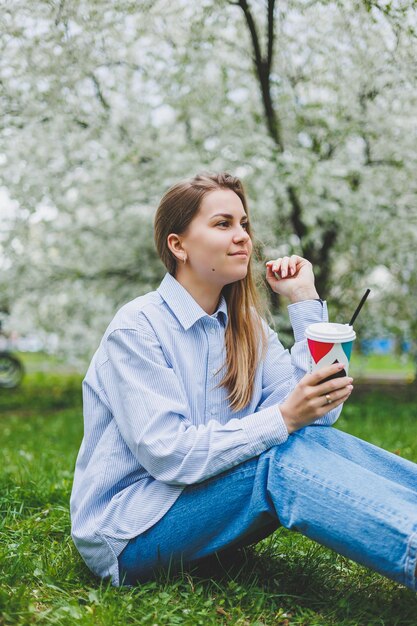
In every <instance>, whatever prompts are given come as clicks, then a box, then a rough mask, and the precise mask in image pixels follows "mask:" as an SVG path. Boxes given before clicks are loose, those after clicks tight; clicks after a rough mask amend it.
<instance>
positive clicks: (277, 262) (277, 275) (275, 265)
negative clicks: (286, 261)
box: [272, 257, 282, 278]
mask: <svg viewBox="0 0 417 626" xmlns="http://www.w3.org/2000/svg"><path fill="white" fill-rule="evenodd" d="M281 263H282V258H281V257H279V259H275V261H274V262H273V264H272V271H273V272H274V274H275V278H281Z"/></svg>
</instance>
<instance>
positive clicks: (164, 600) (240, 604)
mask: <svg viewBox="0 0 417 626" xmlns="http://www.w3.org/2000/svg"><path fill="white" fill-rule="evenodd" d="M79 385H80V377H79V376H78V375H76V374H72V375H67V376H63V375H56V374H55V375H54V374H51V373H48V372H43V373H37V374H29V375H27V377H26V378H25V382H24V385H23V386H22V387H21V388H20V389H19V390H15V391H13V392H11V391H6V390H0V392H1V393H0V412H1V420H0V429H1V430H0V432H1V441H2V450H3V462H2V464H1V468H0V476H1V483H0V485H1V489H0V501H1V509H2V515H1V542H0V615H1V617H0V624H68V625H69V624H71V625H73V624H89V625H93V624H94V625H97V624H98V625H102V624H103V625H109V626H110V625H112V626H113V625H114V624H140V625H143V626H153V625H158V626H162V625H171V624H172V625H176V624H183V625H187V626H196V625H198V624H201V625H203V626H206V625H207V626H210V625H212V624H213V625H214V624H216V625H219V624H221V625H223V624H231V625H233V626H235V625H237V626H239V625H240V626H244V625H245V626H247V625H253V626H261V625H266V626H270V625H292V624H294V625H295V624H297V625H301V624H303V625H305V626H313V625H314V626H326V625H343V626H348V625H349V626H353V625H358V624H359V625H367V626H368V625H369V626H370V625H377V624H378V625H381V624H387V625H389V626H395V625H397V624H398V625H401V626H405V625H409V626H415V624H416V615H417V594H414V593H412V592H411V591H408V590H407V589H405V588H403V587H401V586H399V585H396V584H395V583H391V582H390V581H388V580H386V579H383V578H382V577H380V576H378V575H377V574H373V573H371V572H370V571H368V570H366V569H364V568H362V567H359V566H358V565H356V564H354V563H352V562H351V561H348V560H347V559H345V558H342V557H339V556H337V555H335V554H334V553H333V552H331V551H330V550H327V549H325V548H322V547H320V546H318V545H317V544H315V543H314V542H312V541H310V540H307V539H305V538H303V537H301V536H299V535H297V534H295V533H291V532H289V531H286V530H285V529H280V530H278V531H277V532H276V533H275V534H274V535H273V536H272V537H270V538H269V539H267V540H265V541H264V542H262V543H261V544H259V545H258V546H257V547H256V548H248V549H247V550H245V551H242V552H241V553H238V554H236V555H235V556H234V558H233V559H232V560H229V561H227V560H223V561H213V562H212V563H210V564H207V566H206V567H205V568H204V569H203V568H200V569H199V570H192V571H185V572H184V573H183V574H181V575H177V576H176V577H171V578H170V577H169V576H166V577H161V578H159V579H158V580H157V581H156V582H152V583H148V584H145V585H142V586H140V587H138V588H135V589H115V588H112V587H111V586H110V585H109V584H108V583H107V582H100V581H98V580H97V579H96V578H95V577H94V576H92V575H91V574H90V573H89V571H88V570H87V568H86V567H85V566H84V564H83V562H82V560H81V558H80V557H79V555H78V553H77V552H76V550H75V548H74V546H73V544H72V542H71V539H70V536H69V532H70V521H69V515H68V500H69V494H70V489H71V481H72V471H73V466H74V462H75V457H76V454H77V450H78V447H79V444H80V441H81V437H82V417H81V399H80V387H79ZM338 427H339V428H341V429H343V430H346V431H349V432H351V433H352V434H355V435H357V436H360V437H363V438H365V439H368V440H369V441H372V442H374V443H376V444H378V445H382V446H383V447H385V448H387V449H388V450H391V451H394V452H396V453H397V454H401V455H403V456H404V457H406V458H409V459H411V460H414V461H417V408H416V402H415V398H414V395H413V393H411V392H404V391H402V392H401V394H398V395H397V397H395V396H393V394H392V393H391V395H389V396H388V395H383V394H382V393H372V394H370V395H368V396H366V397H363V396H362V394H361V396H360V398H359V397H357V398H356V399H355V397H353V398H352V399H351V400H350V402H349V404H348V405H346V407H345V409H344V413H343V416H342V418H341V419H340V420H339V423H338Z"/></svg>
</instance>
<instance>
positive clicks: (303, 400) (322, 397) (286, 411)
mask: <svg viewBox="0 0 417 626" xmlns="http://www.w3.org/2000/svg"><path fill="white" fill-rule="evenodd" d="M343 367H344V366H343V364H341V363H334V364H333V365H329V366H328V367H322V368H320V369H318V370H316V371H315V372H314V373H313V374H306V375H305V376H304V377H303V378H302V379H301V380H300V382H299V383H298V384H297V385H296V386H295V387H294V389H293V390H292V392H291V393H290V395H289V396H288V397H287V398H286V400H285V401H284V402H283V403H282V404H281V405H280V407H279V408H280V411H281V415H282V417H283V418H284V422H285V424H286V426H287V429H288V432H289V433H292V432H294V431H295V430H299V429H300V428H304V426H308V425H309V424H311V423H312V422H314V421H315V420H316V419H319V417H322V416H323V415H325V414H326V413H328V412H329V411H331V410H332V409H335V408H336V407H337V406H339V405H340V404H342V403H343V402H345V401H346V400H347V399H348V398H349V396H350V394H351V392H352V389H353V386H352V382H353V378H350V377H349V376H343V378H332V379H331V380H328V381H326V382H322V381H323V380H324V379H326V378H327V377H328V376H331V375H332V374H337V373H338V372H340V370H341V369H343ZM326 396H327V397H326ZM329 399H330V402H328V400H329Z"/></svg>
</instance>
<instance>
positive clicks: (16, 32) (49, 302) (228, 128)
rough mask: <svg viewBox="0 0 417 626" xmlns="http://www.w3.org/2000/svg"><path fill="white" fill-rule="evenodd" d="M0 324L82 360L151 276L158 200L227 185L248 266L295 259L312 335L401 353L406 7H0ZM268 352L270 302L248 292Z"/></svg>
mask: <svg viewBox="0 0 417 626" xmlns="http://www.w3.org/2000/svg"><path fill="white" fill-rule="evenodd" d="M1 5H2V10H1V13H0V106H1V113H2V115H1V120H0V165H1V168H0V212H1V220H0V269H1V275H0V305H1V306H0V308H1V309H3V311H5V312H7V313H8V314H9V318H8V324H9V328H12V327H13V328H14V329H15V330H18V331H19V332H20V333H22V334H24V333H29V332H31V331H33V330H34V329H36V332H37V333H38V334H39V335H42V333H44V335H45V336H47V335H49V334H50V333H53V334H54V335H56V337H57V340H58V343H57V345H56V349H57V350H58V351H60V352H61V353H63V354H65V355H67V358H68V359H73V360H74V362H75V361H77V360H78V362H80V363H81V362H85V360H86V359H87V358H88V357H90V356H91V354H92V352H93V350H94V349H95V347H96V346H97V343H98V341H99V339H100V337H101V335H102V333H103V331H104V329H105V327H106V325H107V323H108V322H109V320H110V319H111V317H112V315H113V314H114V312H115V310H116V308H117V307H118V306H120V305H121V304H123V303H124V302H126V301H127V300H130V299H132V298H133V297H136V296H137V295H140V294H141V293H145V292H146V291H149V290H151V289H154V288H155V287H156V286H157V285H158V283H159V281H160V280H161V278H162V277H163V275H164V272H165V270H164V268H163V266H162V264H161V263H160V261H159V260H158V258H157V256H156V253H155V251H154V246H153V233H152V219H153V215H154V212H155V210H156V207H157V204H158V201H159V198H160V197H161V196H162V194H163V193H164V191H165V190H166V188H167V187H168V186H169V185H171V184H172V183H174V182H176V181H177V180H179V179H181V178H184V177H188V176H191V175H193V174H195V173H196V172H197V171H200V170H211V171H216V170H228V171H230V172H232V173H234V174H236V175H238V176H240V177H241V178H242V179H243V181H244V184H245V186H246V189H247V192H248V195H249V199H250V215H251V219H252V221H253V223H254V228H255V233H256V236H257V246H256V247H257V254H258V260H257V261H256V264H257V266H258V269H259V281H260V283H262V282H263V278H262V274H263V263H264V261H265V260H267V259H270V258H275V257H277V256H281V255H284V254H292V253H296V254H301V255H303V256H306V257H307V258H309V259H310V260H311V261H312V262H313V264H314V266H315V273H316V276H317V285H318V289H319V292H320V294H321V296H322V297H323V298H326V299H327V300H328V302H329V305H330V310H331V315H332V318H333V319H335V320H337V321H340V322H348V321H349V318H350V316H351V313H352V311H353V310H354V308H355V306H356V304H357V302H358V301H359V299H360V297H361V295H362V293H363V292H364V290H365V288H366V287H370V288H371V289H372V294H371V296H372V297H371V298H370V299H369V301H368V303H367V305H366V310H365V311H364V312H363V313H362V315H361V318H359V319H358V325H357V330H358V333H359V334H360V336H361V337H363V338H366V337H368V338H370V337H374V336H378V335H381V334H382V335H383V334H390V335H392V336H396V337H399V338H400V340H401V341H403V340H407V341H408V342H409V345H410V346H411V349H412V351H413V352H414V354H415V353H416V352H417V349H416V346H417V321H416V320H417V299H416V290H417V284H416V280H417V279H416V264H417V254H416V252H415V250H416V248H417V245H416V244H417V207H416V190H417V183H416V176H415V172H416V170H417V153H416V150H415V142H416V128H417V106H416V105H417V85H416V81H415V76H416V56H415V49H416V43H417V13H416V6H415V3H414V2H413V1H412V0H407V1H402V0H395V1H394V0H393V1H391V2H387V1H383V0H382V1H381V2H373V1H368V0H366V1H365V0H348V1H346V2H339V1H331V0H321V1H318V0H317V1H316V0H282V1H280V2H274V1H273V0H268V1H267V0H236V1H234V0H233V1H228V0H202V1H201V2H198V3H195V2H191V1H190V0H155V1H152V2H150V1H139V2H137V1H135V2H133V1H130V0H118V1H117V2H114V1H106V0H77V1H76V2H75V1H74V0H72V1H71V0H60V1H58V0H56V1H53V0H48V1H46V0H38V1H37V2H36V3H33V2H29V1H28V0H16V1H15V2H13V3H12V2H7V1H6V2H1ZM265 298H266V299H267V300H268V304H269V306H270V309H271V312H272V314H273V316H274V320H275V322H276V324H277V328H278V329H279V330H280V331H281V330H283V331H284V333H283V337H284V338H285V336H286V335H285V331H286V324H287V322H286V315H285V307H283V304H285V303H283V302H280V301H279V299H278V298H277V297H274V296H273V294H271V292H270V291H269V292H268V290H267V289H265Z"/></svg>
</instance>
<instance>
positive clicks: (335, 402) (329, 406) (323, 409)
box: [317, 389, 352, 418]
mask: <svg viewBox="0 0 417 626" xmlns="http://www.w3.org/2000/svg"><path fill="white" fill-rule="evenodd" d="M351 393H352V389H350V390H348V391H346V393H344V394H343V395H338V397H335V398H333V397H332V402H331V403H328V402H327V401H324V402H323V401H322V403H321V406H320V407H319V408H318V409H317V417H318V418H319V417H323V415H326V413H328V412H329V411H332V410H333V409H336V408H337V407H338V406H340V405H341V404H343V403H344V402H346V400H348V399H349V397H350V394H351ZM332 395H333V394H332ZM325 400H326V399H325Z"/></svg>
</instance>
